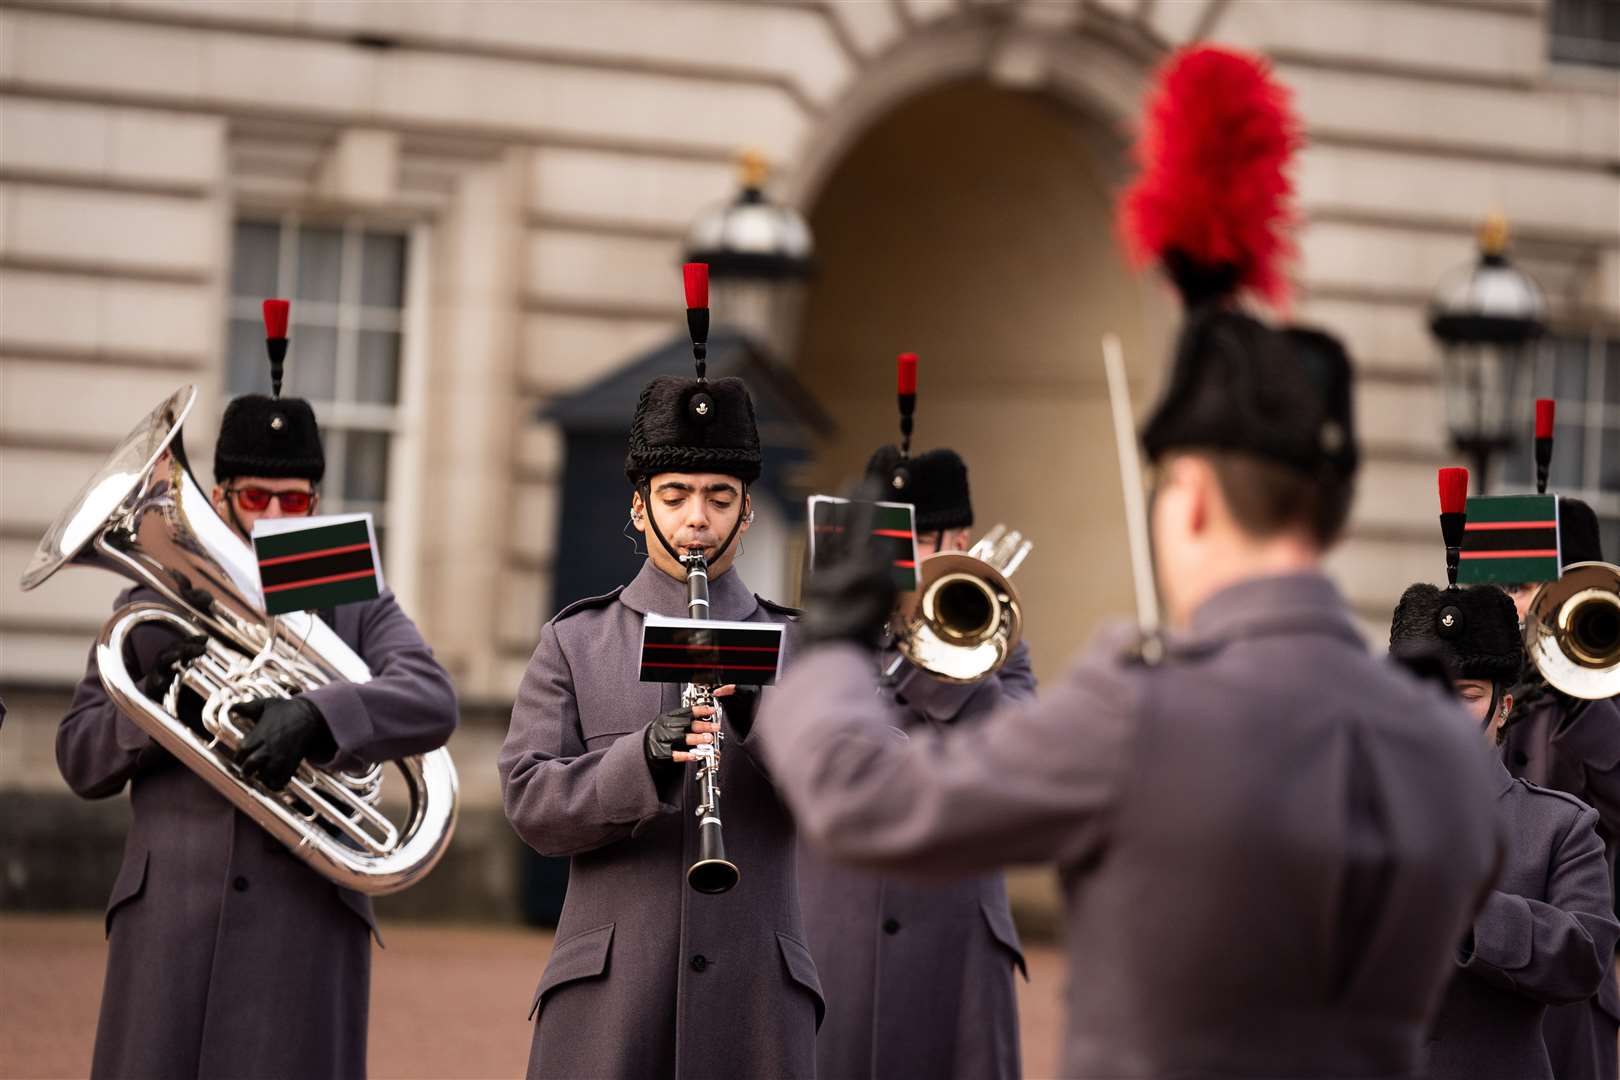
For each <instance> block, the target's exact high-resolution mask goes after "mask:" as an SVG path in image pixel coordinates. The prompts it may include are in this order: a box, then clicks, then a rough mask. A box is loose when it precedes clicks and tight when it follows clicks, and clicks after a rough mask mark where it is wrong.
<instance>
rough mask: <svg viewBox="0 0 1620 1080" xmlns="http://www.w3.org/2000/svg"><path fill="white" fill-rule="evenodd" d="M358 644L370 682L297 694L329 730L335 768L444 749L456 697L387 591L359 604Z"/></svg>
mask: <svg viewBox="0 0 1620 1080" xmlns="http://www.w3.org/2000/svg"><path fill="white" fill-rule="evenodd" d="M358 646H359V647H358V649H357V650H356V651H357V652H358V653H359V654H360V656H361V658H362V659H364V660H365V662H366V664H367V665H368V666H369V667H370V668H371V681H370V682H367V683H349V682H336V683H332V684H330V685H328V686H323V687H320V688H318V689H315V690H310V691H308V692H307V693H306V694H305V695H304V696H305V697H307V698H308V699H309V700H310V701H311V702H313V703H314V704H315V706H316V707H317V708H319V709H320V711H321V717H322V718H323V719H324V720H325V721H326V725H327V727H328V728H330V729H331V732H332V738H333V739H334V740H335V741H336V743H337V746H338V754H337V757H336V759H334V762H335V763H336V764H339V765H341V764H343V763H344V762H346V761H350V760H352V761H361V762H378V761H392V760H394V759H396V758H402V757H407V756H409V755H411V754H423V753H427V752H428V751H430V750H437V749H438V748H439V747H441V746H443V745H444V744H445V743H446V742H447V741H448V740H449V738H450V734H451V732H453V731H455V729H456V718H457V711H456V692H455V689H454V688H453V687H452V686H451V685H450V676H449V675H448V674H446V672H445V670H444V668H443V667H441V666H440V665H439V662H438V661H437V660H435V659H434V658H433V650H432V649H430V648H428V645H427V642H425V641H423V640H422V635H421V633H420V632H419V631H418V630H417V629H416V624H415V623H413V622H412V621H411V620H410V617H409V616H407V615H406V614H405V613H404V612H403V611H401V610H400V607H399V605H398V604H397V603H395V602H394V597H393V594H392V593H384V594H383V595H382V597H381V598H379V599H378V600H377V601H375V602H374V603H371V604H368V605H366V608H365V611H364V613H363V615H362V617H361V623H360V635H359V641H358Z"/></svg>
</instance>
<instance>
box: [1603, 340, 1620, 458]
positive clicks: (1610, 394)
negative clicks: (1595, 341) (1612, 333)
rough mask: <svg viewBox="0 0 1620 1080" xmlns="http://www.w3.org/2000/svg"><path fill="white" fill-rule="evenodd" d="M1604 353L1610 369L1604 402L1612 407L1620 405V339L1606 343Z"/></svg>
mask: <svg viewBox="0 0 1620 1080" xmlns="http://www.w3.org/2000/svg"><path fill="white" fill-rule="evenodd" d="M1603 351H1604V354H1605V355H1606V356H1607V357H1608V361H1607V363H1608V367H1607V369H1605V371H1604V372H1603V400H1604V401H1605V402H1607V403H1608V404H1610V405H1620V339H1617V338H1610V339H1609V340H1608V341H1606V342H1604V350H1603ZM1617 452H1620V448H1617Z"/></svg>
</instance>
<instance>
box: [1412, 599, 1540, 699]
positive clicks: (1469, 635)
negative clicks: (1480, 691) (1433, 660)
mask: <svg viewBox="0 0 1620 1080" xmlns="http://www.w3.org/2000/svg"><path fill="white" fill-rule="evenodd" d="M1407 644H1423V645H1426V646H1428V647H1430V648H1432V649H1435V650H1438V651H1439V652H1441V653H1442V654H1444V655H1445V657H1446V658H1447V659H1448V660H1449V661H1451V664H1452V667H1453V669H1454V670H1455V671H1456V674H1457V677H1458V678H1461V679H1489V680H1491V681H1492V682H1498V683H1511V682H1512V681H1513V680H1515V679H1517V678H1518V677H1519V672H1520V671H1521V670H1522V669H1523V667H1524V643H1523V641H1522V640H1521V638H1520V636H1519V614H1518V611H1517V609H1515V608H1514V606H1513V598H1512V597H1510V596H1509V595H1508V594H1507V593H1505V592H1503V591H1502V590H1501V589H1499V588H1497V587H1496V586H1495V585H1470V586H1467V587H1466V588H1457V587H1455V586H1453V587H1451V588H1448V589H1442V588H1440V587H1439V586H1437V585H1430V584H1428V583H1426V582H1421V583H1419V584H1416V585H1413V586H1411V587H1410V588H1408V589H1407V590H1406V591H1405V592H1404V593H1402V594H1401V600H1400V603H1398V604H1396V605H1395V614H1394V616H1393V617H1392V618H1391V619H1390V624H1389V648H1390V652H1392V653H1393V652H1399V651H1400V649H1401V646H1403V645H1407Z"/></svg>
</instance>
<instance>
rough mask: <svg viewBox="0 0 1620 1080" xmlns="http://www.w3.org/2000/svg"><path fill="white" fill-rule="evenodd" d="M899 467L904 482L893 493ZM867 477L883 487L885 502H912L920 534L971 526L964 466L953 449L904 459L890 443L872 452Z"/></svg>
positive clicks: (970, 501)
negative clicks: (904, 477) (905, 474)
mask: <svg viewBox="0 0 1620 1080" xmlns="http://www.w3.org/2000/svg"><path fill="white" fill-rule="evenodd" d="M902 465H904V467H905V468H906V470H907V482H906V484H905V485H904V487H903V488H902V489H900V490H896V489H895V488H894V486H893V478H894V475H895V472H896V470H898V469H900V468H901V466H902ZM866 475H867V476H870V477H872V478H873V479H875V480H877V481H878V482H879V483H881V484H882V485H883V490H884V492H885V494H884V496H883V498H884V499H886V500H888V501H889V502H903V503H911V505H912V506H913V508H914V509H915V511H916V515H917V531H918V532H920V533H921V532H935V531H937V530H940V529H966V528H968V527H970V526H971V525H972V524H973V500H972V498H971V497H970V496H969V494H968V477H967V464H966V463H965V462H963V460H962V458H961V456H960V455H959V454H957V452H956V451H955V450H951V449H948V448H946V447H940V448H939V449H937V450H929V451H927V452H926V453H922V454H918V455H917V456H916V457H914V458H911V459H909V460H907V459H905V458H903V457H902V456H901V454H900V448H899V447H898V446H895V445H894V444H893V443H890V444H888V445H887V446H880V447H878V448H877V449H876V450H875V451H873V452H872V456H871V458H870V459H868V461H867V463H866Z"/></svg>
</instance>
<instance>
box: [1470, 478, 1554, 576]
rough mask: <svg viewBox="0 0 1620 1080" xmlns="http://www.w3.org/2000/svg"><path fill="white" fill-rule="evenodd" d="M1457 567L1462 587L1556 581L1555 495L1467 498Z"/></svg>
mask: <svg viewBox="0 0 1620 1080" xmlns="http://www.w3.org/2000/svg"><path fill="white" fill-rule="evenodd" d="M1467 510H1468V523H1467V524H1466V525H1464V526H1463V546H1462V553H1461V559H1460V561H1459V563H1458V566H1457V581H1458V583H1459V584H1462V585H1481V584H1487V583H1489V584H1497V585H1521V584H1528V583H1530V582H1536V581H1556V580H1558V571H1559V566H1560V563H1559V558H1558V551H1559V540H1558V497H1557V496H1556V495H1470V496H1469V497H1468V504H1467Z"/></svg>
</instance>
